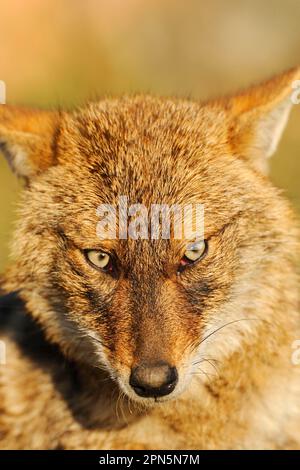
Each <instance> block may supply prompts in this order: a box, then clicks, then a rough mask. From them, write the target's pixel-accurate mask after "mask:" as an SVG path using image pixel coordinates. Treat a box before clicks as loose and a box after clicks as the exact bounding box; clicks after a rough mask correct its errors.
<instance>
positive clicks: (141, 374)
mask: <svg viewBox="0 0 300 470" xmlns="http://www.w3.org/2000/svg"><path fill="white" fill-rule="evenodd" d="M177 382H178V373H177V369H176V367H172V366H170V364H168V363H167V362H164V361H159V362H156V363H152V364H151V363H149V364H148V363H143V364H141V365H139V366H137V367H134V368H133V369H132V371H131V375H130V379H129V384H130V386H131V387H132V389H133V390H134V391H135V393H136V394H137V395H139V396H141V397H154V398H156V397H162V396H165V395H169V394H170V393H171V392H172V391H173V390H174V389H175V387H176V384H177Z"/></svg>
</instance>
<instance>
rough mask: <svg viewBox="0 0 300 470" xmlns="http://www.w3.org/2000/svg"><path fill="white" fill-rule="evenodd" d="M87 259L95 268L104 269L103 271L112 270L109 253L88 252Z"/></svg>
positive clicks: (86, 252) (86, 253)
mask: <svg viewBox="0 0 300 470" xmlns="http://www.w3.org/2000/svg"><path fill="white" fill-rule="evenodd" d="M85 257H86V259H87V261H88V262H89V264H91V265H92V266H93V267H94V268H98V269H102V270H103V271H111V270H112V260H111V257H110V255H109V254H108V253H105V252H104V251H99V250H86V251H85Z"/></svg>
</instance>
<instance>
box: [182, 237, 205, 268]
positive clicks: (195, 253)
mask: <svg viewBox="0 0 300 470" xmlns="http://www.w3.org/2000/svg"><path fill="white" fill-rule="evenodd" d="M207 250H208V243H207V241H206V240H201V241H197V242H194V243H192V244H191V245H189V246H188V248H187V250H186V251H185V252H184V255H183V257H182V258H181V260H180V266H179V270H182V269H184V268H185V267H186V266H188V265H190V264H194V263H196V262H197V261H200V260H201V259H203V258H204V256H205V255H206V253H207Z"/></svg>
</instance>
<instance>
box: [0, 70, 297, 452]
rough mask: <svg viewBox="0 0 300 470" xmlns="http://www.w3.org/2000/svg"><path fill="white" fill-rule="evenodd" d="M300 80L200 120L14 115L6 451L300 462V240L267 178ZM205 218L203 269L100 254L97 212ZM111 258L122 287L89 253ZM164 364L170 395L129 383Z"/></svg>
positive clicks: (152, 113) (156, 253)
mask: <svg viewBox="0 0 300 470" xmlns="http://www.w3.org/2000/svg"><path fill="white" fill-rule="evenodd" d="M297 78H299V69H293V70H291V71H289V72H287V73H286V74H283V75H281V76H280V77H277V78H275V79H273V80H270V81H268V82H266V83H264V84H262V85H260V86H257V87H253V88H251V89H250V90H248V91H246V92H244V93H241V94H239V95H236V96H233V97H229V98H225V99H220V100H215V101H210V102H207V103H202V104H199V103H193V102H189V101H183V100H176V99H161V98H153V97H149V96H136V97H124V98H120V99H107V100H103V101H100V102H97V103H92V104H89V105H87V106H86V107H83V108H82V109H79V110H78V111H75V112H73V113H65V112H60V113H56V112H49V113H48V112H39V111H32V110H26V109H22V108H14V107H10V106H2V107H1V108H0V147H1V150H2V152H3V153H4V155H5V156H6V158H7V159H8V161H9V163H10V165H11V167H12V169H13V170H14V171H15V172H16V173H17V174H18V175H19V176H20V177H23V178H24V179H25V189H24V194H23V199H22V205H21V214H20V221H19V222H18V227H17V230H16V235H15V239H14V244H13V254H14V257H15V261H14V262H13V263H12V264H11V267H10V269H9V270H8V271H7V272H6V273H5V276H4V279H3V283H2V284H3V285H2V289H3V297H2V301H1V310H2V313H1V317H2V320H1V322H0V324H1V323H2V329H1V330H0V331H1V333H0V339H1V340H5V342H6V347H7V353H6V355H7V364H6V365H1V366H0V373H1V376H0V384H1V385H0V410H1V413H0V447H1V448H3V449H8V448H14V449H53V448H65V449H78V448H79V449H99V448H106V449H107V448H109V449H140V448H142V449H166V448H169V449H179V448H181V449H183V448H189V449H215V448H221V449H231V448H241V449H245V448H271V449H274V448H299V447H300V431H299V429H300V428H299V425H300V398H299V396H300V366H298V367H297V366H296V365H293V364H292V361H291V356H292V352H293V349H292V343H293V341H294V340H297V339H300V331H299V310H298V280H297V274H296V267H295V263H296V257H297V249H298V248H297V240H298V233H297V224H296V222H295V220H294V216H293V212H292V210H291V208H290V206H289V204H288V203H287V202H286V201H285V199H284V198H282V196H281V195H280V192H279V191H278V190H277V189H275V188H274V187H273V185H272V184H271V183H270V181H269V180H268V178H267V176H266V174H265V173H266V167H267V163H266V160H267V157H268V156H270V155H271V154H272V153H273V152H274V150H275V147H276V145H277V143H278V140H279V138H280V134H281V131H282V129H283V127H284V124H285V120H286V117H287V114H288V111H289V109H290V108H291V100H290V95H291V90H292V89H291V83H292V81H293V80H296V79H297ZM119 195H127V196H128V198H129V201H130V202H131V203H143V204H145V205H146V206H147V207H149V206H150V204H151V203H167V204H174V203H180V204H187V203H192V202H201V203H203V204H204V205H205V238H206V240H208V241H209V251H208V253H207V256H206V257H205V258H204V259H203V260H202V261H201V262H199V263H197V264H196V265H195V266H192V267H190V268H188V269H186V270H185V271H184V272H182V273H181V274H180V275H178V274H177V268H178V262H179V260H180V258H181V257H182V255H183V253H184V251H185V246H186V241H185V240H175V239H171V240H162V239H161V240H155V241H153V240H152V241H148V240H130V239H129V240H99V239H98V238H97V236H96V225H97V220H98V219H97V214H96V208H97V207H98V206H99V204H100V203H111V204H115V203H116V202H117V199H118V196H119ZM92 248H93V249H105V250H106V251H110V252H112V253H114V255H115V257H116V259H117V260H118V261H117V265H118V271H117V275H116V276H110V275H107V274H104V273H100V272H99V271H97V270H93V269H92V268H91V266H89V265H88V264H87V263H86V260H85V258H84V256H83V254H82V252H83V250H86V249H92ZM158 360H163V361H166V362H168V363H170V364H172V365H174V366H176V367H177V369H178V375H179V381H178V385H177V387H176V388H175V390H174V392H172V393H171V394H170V396H167V397H165V398H162V399H160V400H154V399H149V398H148V399H147V398H140V397H138V396H137V395H135V394H134V392H133V391H132V390H131V389H130V386H129V383H128V382H129V375H130V371H131V369H132V368H133V367H135V366H136V365H137V364H140V363H152V362H153V361H158Z"/></svg>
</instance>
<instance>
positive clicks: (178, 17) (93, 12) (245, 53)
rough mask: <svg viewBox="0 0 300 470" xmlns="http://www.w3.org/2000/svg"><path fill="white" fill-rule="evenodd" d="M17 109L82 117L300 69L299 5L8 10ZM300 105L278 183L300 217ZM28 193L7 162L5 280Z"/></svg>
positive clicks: (0, 58) (1, 36)
mask: <svg viewBox="0 0 300 470" xmlns="http://www.w3.org/2000/svg"><path fill="white" fill-rule="evenodd" d="M0 18H1V27H0V80H3V81H5V82H6V86H7V102H8V103H15V104H27V105H28V104H30V105H38V106H41V107H49V106H50V107H54V106H56V105H60V106H66V107H72V106H74V105H76V104H79V103H81V102H82V101H83V100H85V99H87V98H90V97H93V96H95V95H97V96H99V97H101V96H103V95H104V94H120V93H123V92H131V91H146V92H150V93H159V94H167V95H172V94H176V95H180V96H185V97H186V96H188V97H192V98H195V99H199V98H200V99H201V98H207V97H209V96H216V95H218V94H224V93H226V92H230V91H234V90H235V89H237V88H241V87H243V86H246V85H248V84H250V83H252V82H254V81H257V80H261V79H263V78H266V77H269V76H270V75H272V74H273V73H277V72H279V71H281V70H283V69H285V68H289V67H290V66H292V65H295V64H300V1H299V0H284V1H283V0H264V1H261V0H244V1H243V0H228V1H224V0H222V1H221V0H209V1H208V0H206V1H202V0H43V1H40V0H26V2H25V1H23V0H9V1H8V0H2V1H1V4H0ZM298 153H300V105H299V108H298V109H297V106H295V110H294V112H293V113H292V117H291V120H290V123H289V126H288V128H287V131H286V132H285V135H284V138H283V140H282V142H281V145H280V148H279V151H278V152H277V154H276V156H275V157H274V158H273V160H272V178H273V180H274V182H275V183H276V184H277V185H279V186H280V187H282V188H283V189H284V191H285V193H286V194H287V196H288V197H289V198H290V199H291V201H292V202H293V203H294V205H295V207H296V208H297V210H299V211H300V187H299V180H300V156H299V155H298ZM18 194H19V184H18V182H17V181H16V180H15V178H14V177H13V176H12V175H11V174H10V172H9V169H8V167H7V164H6V162H4V159H3V158H1V159H0V270H2V269H3V268H4V266H5V264H6V263H7V261H8V241H9V239H10V236H11V232H12V228H13V223H14V220H15V208H16V203H17V200H18Z"/></svg>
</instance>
